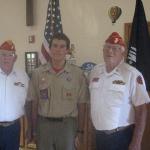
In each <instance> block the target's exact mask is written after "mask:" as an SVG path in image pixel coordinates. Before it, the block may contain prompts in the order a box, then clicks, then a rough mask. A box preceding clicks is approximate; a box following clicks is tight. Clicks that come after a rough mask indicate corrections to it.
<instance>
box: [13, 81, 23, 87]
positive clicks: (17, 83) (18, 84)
mask: <svg viewBox="0 0 150 150" xmlns="http://www.w3.org/2000/svg"><path fill="white" fill-rule="evenodd" d="M14 85H15V86H20V87H24V84H23V83H21V82H14Z"/></svg>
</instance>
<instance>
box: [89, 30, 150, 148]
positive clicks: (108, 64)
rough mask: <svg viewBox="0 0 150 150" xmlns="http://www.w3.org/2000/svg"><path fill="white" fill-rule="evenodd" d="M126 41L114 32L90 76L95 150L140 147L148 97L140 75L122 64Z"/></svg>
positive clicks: (106, 42)
mask: <svg viewBox="0 0 150 150" xmlns="http://www.w3.org/2000/svg"><path fill="white" fill-rule="evenodd" d="M124 51H125V43H124V42H123V39H122V37H121V36H120V35H119V34H118V33H116V32H113V33H112V34H111V35H110V36H109V37H108V39H107V40H106V41H105V44H104V47H103V57H104V62H105V63H104V64H99V65H97V66H96V67H95V68H94V69H93V71H92V72H91V75H90V85H89V88H90V93H91V117H92V122H93V125H94V127H95V130H96V146H97V150H140V147H141V141H142V135H143V132H144V127H145V119H146V103H147V102H149V101H150V100H149V96H148V94H147V91H146V88H145V82H144V79H143V76H142V74H141V73H140V72H139V71H138V70H137V69H135V68H133V67H131V66H129V65H128V64H126V63H124Z"/></svg>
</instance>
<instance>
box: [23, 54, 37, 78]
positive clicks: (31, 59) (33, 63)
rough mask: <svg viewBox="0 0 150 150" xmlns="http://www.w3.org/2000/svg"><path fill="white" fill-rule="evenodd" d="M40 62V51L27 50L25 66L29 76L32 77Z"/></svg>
mask: <svg viewBox="0 0 150 150" xmlns="http://www.w3.org/2000/svg"><path fill="white" fill-rule="evenodd" d="M38 64H39V61H38V52H25V68H26V72H27V74H28V75H29V77H31V74H32V71H33V70H34V69H35V68H37V67H38Z"/></svg>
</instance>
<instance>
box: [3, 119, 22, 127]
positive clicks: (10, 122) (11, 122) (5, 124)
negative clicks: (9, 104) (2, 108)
mask: <svg viewBox="0 0 150 150" xmlns="http://www.w3.org/2000/svg"><path fill="white" fill-rule="evenodd" d="M18 120H19V119H16V120H13V121H3V122H0V126H1V127H8V126H10V125H13V124H14V123H16V121H18Z"/></svg>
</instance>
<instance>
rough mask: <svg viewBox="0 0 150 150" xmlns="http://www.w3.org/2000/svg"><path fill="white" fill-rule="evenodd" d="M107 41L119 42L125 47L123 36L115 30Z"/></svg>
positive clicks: (111, 42)
mask: <svg viewBox="0 0 150 150" xmlns="http://www.w3.org/2000/svg"><path fill="white" fill-rule="evenodd" d="M105 42H106V43H110V44H117V45H121V46H123V47H125V43H124V41H123V39H122V37H121V36H120V35H119V33H117V32H113V33H112V34H111V35H110V36H109V37H108V39H107V40H106V41H105Z"/></svg>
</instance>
